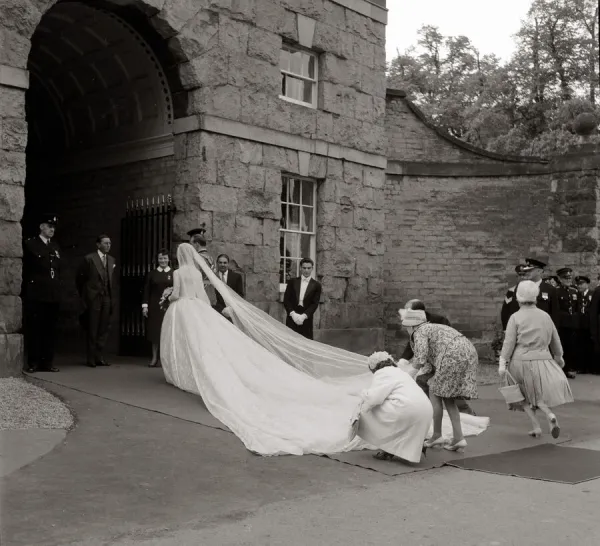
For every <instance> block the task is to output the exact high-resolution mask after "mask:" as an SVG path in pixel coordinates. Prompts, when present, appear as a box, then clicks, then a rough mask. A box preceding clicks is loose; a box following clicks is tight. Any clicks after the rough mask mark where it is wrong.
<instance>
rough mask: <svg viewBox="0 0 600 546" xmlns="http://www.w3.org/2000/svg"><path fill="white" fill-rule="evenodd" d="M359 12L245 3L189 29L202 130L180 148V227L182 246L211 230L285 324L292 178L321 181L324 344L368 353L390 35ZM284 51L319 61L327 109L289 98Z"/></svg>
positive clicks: (197, 20)
mask: <svg viewBox="0 0 600 546" xmlns="http://www.w3.org/2000/svg"><path fill="white" fill-rule="evenodd" d="M346 5H350V4H347V3H346V2H336V1H329V0H326V1H324V2H318V3H315V2H304V1H300V0H297V1H292V0H281V1H279V2H272V1H270V0H265V1H264V2H260V3H256V4H255V5H253V6H251V5H250V4H248V5H246V4H242V3H236V4H234V5H233V4H232V5H231V8H225V7H223V9H219V10H214V11H211V12H209V11H204V10H203V11H201V12H199V13H197V14H195V15H194V17H193V19H192V20H191V21H190V23H189V24H188V25H187V26H186V27H184V28H183V29H182V34H181V36H180V37H179V38H176V40H177V41H178V42H179V44H180V47H181V51H182V52H184V53H185V54H186V55H187V56H188V58H189V59H190V60H189V62H188V63H186V64H184V65H182V69H181V80H182V83H183V86H184V88H185V89H186V90H187V91H188V93H189V103H188V115H189V117H188V120H186V122H185V123H186V125H187V126H189V127H194V122H193V120H199V121H198V122H197V129H198V130H197V131H189V130H188V132H187V133H186V134H182V135H178V137H177V141H176V157H177V162H178V163H177V164H178V183H177V184H178V185H177V188H176V206H177V208H178V211H180V214H178V216H177V218H176V226H175V228H176V236H177V237H179V238H180V239H181V240H183V239H184V234H185V232H186V231H187V229H189V228H190V227H192V226H194V225H197V224H198V223H199V222H206V223H207V226H208V235H209V238H210V239H211V242H210V245H209V249H210V250H211V251H212V252H213V253H218V252H220V251H225V252H227V253H228V254H230V255H231V256H232V257H233V258H234V259H235V260H236V262H237V263H238V264H239V265H240V266H241V267H242V269H243V270H244V272H245V273H246V283H247V291H248V299H249V300H250V301H252V302H254V303H257V304H258V305H260V306H261V307H263V308H264V309H266V310H268V311H269V312H270V313H271V314H273V315H274V316H277V317H280V318H283V308H282V305H281V304H280V303H278V302H279V301H280V299H281V294H280V291H279V279H278V271H279V226H280V217H281V208H280V201H281V187H282V175H283V174H291V175H300V176H305V177H310V178H313V179H314V180H316V181H317V182H318V184H319V185H318V198H317V222H318V236H317V256H316V257H317V263H316V275H317V277H318V278H319V279H320V280H321V281H322V283H323V288H324V295H323V304H322V305H321V308H320V311H319V314H318V315H317V317H316V327H317V329H318V330H319V331H318V332H317V334H316V335H317V337H318V338H320V339H323V340H326V341H330V342H332V343H336V344H341V345H344V346H346V347H352V348H355V349H357V350H358V349H360V350H363V351H365V350H370V349H371V348H372V346H375V345H378V344H381V343H382V342H383V336H382V334H383V328H382V326H383V311H382V305H381V301H382V300H381V297H382V296H381V290H382V265H383V262H382V255H383V230H384V225H383V210H382V207H383V184H384V178H385V175H384V168H385V162H386V160H385V128H384V117H385V73H384V70H385V42H384V40H385V25H384V23H383V22H381V21H377V20H376V19H375V18H374V17H373V18H371V17H367V16H365V15H363V14H361V13H359V11H357V9H350V8H348V7H346ZM354 5H355V7H358V6H359V5H362V4H361V2H358V3H355V4H354ZM242 6H244V7H242ZM369 9H371V8H369ZM375 10H376V8H373V9H372V11H373V12H375ZM217 11H218V12H217ZM200 29H201V30H202V32H200V31H199V30H200ZM283 43H286V44H288V45H289V44H291V45H296V46H299V47H304V48H306V49H309V50H311V51H313V52H315V53H317V54H318V63H319V71H318V73H319V85H318V107H317V108H315V109H313V108H308V107H306V106H301V105H297V104H293V103H291V102H288V101H286V100H283V99H281V98H280V97H279V93H280V87H281V73H280V70H279V53H280V49H281V47H282V44H283ZM198 116H201V117H200V118H199V117H198ZM182 124H183V122H182Z"/></svg>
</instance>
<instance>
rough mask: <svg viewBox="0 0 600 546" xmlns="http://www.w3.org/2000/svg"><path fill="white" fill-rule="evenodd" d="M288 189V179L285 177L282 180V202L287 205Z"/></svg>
mask: <svg viewBox="0 0 600 546" xmlns="http://www.w3.org/2000/svg"><path fill="white" fill-rule="evenodd" d="M287 188H288V179H287V178H286V177H285V176H284V177H283V178H282V179H281V202H282V203H285V202H286V201H287Z"/></svg>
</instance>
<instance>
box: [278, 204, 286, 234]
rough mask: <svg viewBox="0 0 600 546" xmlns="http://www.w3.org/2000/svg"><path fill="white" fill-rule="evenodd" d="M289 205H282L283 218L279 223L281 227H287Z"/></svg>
mask: <svg viewBox="0 0 600 546" xmlns="http://www.w3.org/2000/svg"><path fill="white" fill-rule="evenodd" d="M286 211H287V205H285V204H282V205H281V219H280V221H279V225H280V226H281V229H285V228H286V227H287V218H286Z"/></svg>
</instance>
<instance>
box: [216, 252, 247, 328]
mask: <svg viewBox="0 0 600 546" xmlns="http://www.w3.org/2000/svg"><path fill="white" fill-rule="evenodd" d="M217 275H218V276H219V278H220V279H221V280H222V281H223V282H224V283H225V284H226V285H227V286H229V288H231V289H232V290H233V291H234V292H235V293H236V294H237V295H238V296H240V297H242V298H243V297H244V279H243V278H242V276H241V275H240V274H239V273H236V272H235V271H232V270H231V269H229V256H227V254H220V255H219V256H217ZM216 296H217V303H215V305H213V309H215V310H216V311H218V312H219V313H221V314H222V315H223V316H225V317H226V318H228V319H229V320H231V318H230V317H229V312H228V309H227V305H225V300H223V297H222V296H221V294H219V292H218V291H217V293H216Z"/></svg>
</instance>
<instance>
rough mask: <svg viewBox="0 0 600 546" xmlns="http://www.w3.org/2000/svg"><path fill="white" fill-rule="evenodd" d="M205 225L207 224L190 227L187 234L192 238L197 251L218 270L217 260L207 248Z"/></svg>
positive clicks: (191, 240)
mask: <svg viewBox="0 0 600 546" xmlns="http://www.w3.org/2000/svg"><path fill="white" fill-rule="evenodd" d="M204 226H205V224H202V225H201V227H199V228H194V229H190V231H188V232H187V236H188V237H189V238H190V244H191V245H192V246H193V247H194V248H195V249H196V252H198V254H200V256H202V257H203V258H204V259H205V260H206V262H207V263H208V265H209V266H210V268H211V269H212V270H213V271H216V267H215V261H214V260H213V259H212V256H211V255H210V254H209V253H208V249H207V248H206V237H205V235H204V234H205V233H206V228H205V227H204Z"/></svg>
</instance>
